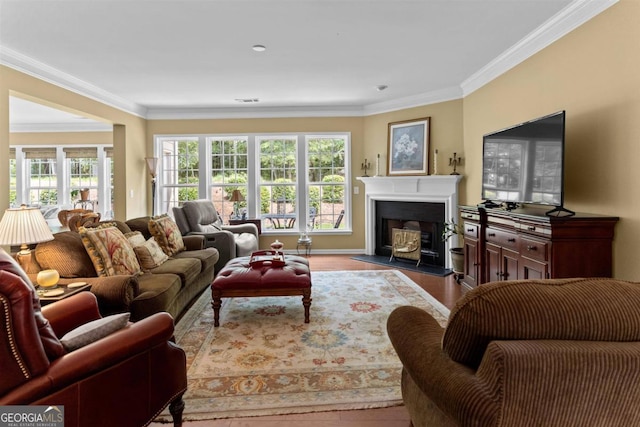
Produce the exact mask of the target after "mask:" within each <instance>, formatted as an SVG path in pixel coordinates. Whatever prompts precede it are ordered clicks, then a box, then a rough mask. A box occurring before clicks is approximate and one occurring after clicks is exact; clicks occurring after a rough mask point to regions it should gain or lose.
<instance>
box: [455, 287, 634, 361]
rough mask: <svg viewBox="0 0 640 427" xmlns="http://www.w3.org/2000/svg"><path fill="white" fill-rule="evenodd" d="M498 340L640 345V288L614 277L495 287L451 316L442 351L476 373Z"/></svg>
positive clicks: (479, 291)
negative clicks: (612, 342) (636, 342)
mask: <svg viewBox="0 0 640 427" xmlns="http://www.w3.org/2000/svg"><path fill="white" fill-rule="evenodd" d="M494 340H581V341H638V340H640V283H633V282H626V281H622V280H615V279H610V278H591V279H581V278H579V279H547V280H526V281H525V280H513V281H504V282H492V283H487V284H484V285H482V286H479V287H477V288H475V289H473V290H472V291H469V292H467V293H466V294H465V295H464V296H463V297H462V298H461V299H460V300H459V301H458V302H457V303H456V305H455V307H454V308H453V310H451V314H450V315H449V323H448V324H447V327H446V330H445V332H444V336H443V339H442V348H443V350H444V352H445V353H446V354H447V355H449V357H450V358H451V359H453V360H454V361H456V362H459V363H462V364H465V365H467V366H469V367H471V368H474V369H476V368H477V367H478V366H479V365H480V361H481V360H482V357H483V355H484V352H485V350H486V348H487V346H488V345H489V343H490V342H491V341H494Z"/></svg>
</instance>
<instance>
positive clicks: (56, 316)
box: [0, 250, 187, 427]
mask: <svg viewBox="0 0 640 427" xmlns="http://www.w3.org/2000/svg"><path fill="white" fill-rule="evenodd" d="M98 318H100V314H99V312H98V306H97V302H96V298H95V296H94V295H93V294H92V293H90V292H81V293H79V294H77V295H74V296H72V297H69V298H66V299H64V300H62V301H59V302H57V303H55V304H51V305H48V306H46V307H44V308H43V309H42V311H41V310H40V303H39V300H38V297H37V295H36V293H35V289H34V288H33V286H31V285H30V284H29V282H28V278H27V277H26V275H25V274H24V273H23V272H22V270H21V269H20V268H19V267H18V265H17V264H16V263H15V261H14V260H13V258H12V257H11V256H9V255H7V254H6V253H5V252H4V251H1V250H0V319H1V321H2V331H1V332H0V366H1V367H2V368H1V370H2V372H1V375H0V405H56V406H61V405H62V406H64V415H65V426H66V427H76V426H77V427H85V426H92V427H95V426H110V427H111V426H119V427H122V426H132V427H134V426H136V427H137V426H146V425H148V424H149V423H150V422H151V421H152V420H153V419H154V418H155V417H156V416H157V415H158V414H159V413H160V412H161V411H162V410H163V409H164V408H165V407H166V406H167V405H169V404H170V412H171V414H172V416H173V420H174V425H175V426H180V425H181V424H182V411H183V409H184V402H183V400H182V395H183V394H184V392H185V390H186V388H187V375H186V358H185V354H184V351H183V350H182V349H181V348H179V347H177V346H176V345H175V344H173V342H171V339H172V337H173V319H172V318H171V316H170V315H169V314H167V313H157V314H155V315H153V316H150V317H148V318H145V319H143V320H141V321H139V322H137V323H130V324H128V325H127V326H125V327H124V328H123V329H120V330H119V331H117V332H114V333H112V334H110V335H108V336H106V337H105V338H102V339H100V340H98V341H96V342H93V343H91V344H88V345H86V346H84V347H81V348H79V349H77V350H74V351H71V352H66V351H65V350H64V348H63V347H62V344H61V343H60V341H59V339H58V337H61V336H63V335H64V334H66V333H67V332H69V331H70V330H72V329H74V328H76V327H77V326H79V325H82V324H85V323H87V322H89V321H92V320H96V319H98Z"/></svg>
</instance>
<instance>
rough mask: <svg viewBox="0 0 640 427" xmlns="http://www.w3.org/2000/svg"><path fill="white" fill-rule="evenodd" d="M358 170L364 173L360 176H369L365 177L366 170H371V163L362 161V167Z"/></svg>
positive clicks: (365, 160)
mask: <svg viewBox="0 0 640 427" xmlns="http://www.w3.org/2000/svg"><path fill="white" fill-rule="evenodd" d="M360 169H362V170H363V171H364V175H362V176H369V175H367V169H371V162H367V159H366V158H365V159H364V163H362V166H361V167H360Z"/></svg>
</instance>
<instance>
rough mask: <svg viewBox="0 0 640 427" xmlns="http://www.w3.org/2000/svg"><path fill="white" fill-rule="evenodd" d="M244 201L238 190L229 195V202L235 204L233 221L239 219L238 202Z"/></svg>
mask: <svg viewBox="0 0 640 427" xmlns="http://www.w3.org/2000/svg"><path fill="white" fill-rule="evenodd" d="M244 200H245V199H244V196H243V195H242V193H241V192H240V190H233V193H231V197H229V201H230V202H234V203H235V208H234V211H233V219H238V218H240V202H244Z"/></svg>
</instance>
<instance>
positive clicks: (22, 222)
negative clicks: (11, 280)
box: [0, 205, 53, 272]
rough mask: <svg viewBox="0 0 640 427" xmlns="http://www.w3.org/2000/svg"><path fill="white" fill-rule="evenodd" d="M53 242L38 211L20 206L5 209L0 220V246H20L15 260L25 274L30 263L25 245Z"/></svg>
mask: <svg viewBox="0 0 640 427" xmlns="http://www.w3.org/2000/svg"><path fill="white" fill-rule="evenodd" d="M49 240H53V234H51V230H50V229H49V225H48V224H47V221H46V220H45V219H44V216H42V212H40V209H38V208H33V207H27V206H26V205H22V206H20V207H19V208H11V209H7V210H6V211H5V212H4V216H3V217H2V220H0V245H11V246H17V245H20V251H19V252H18V254H17V255H16V259H17V260H18V262H19V263H20V266H21V267H22V269H23V270H24V271H25V272H28V269H29V264H30V263H31V250H30V249H29V247H28V246H27V245H31V244H34V243H40V242H46V241H49Z"/></svg>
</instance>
